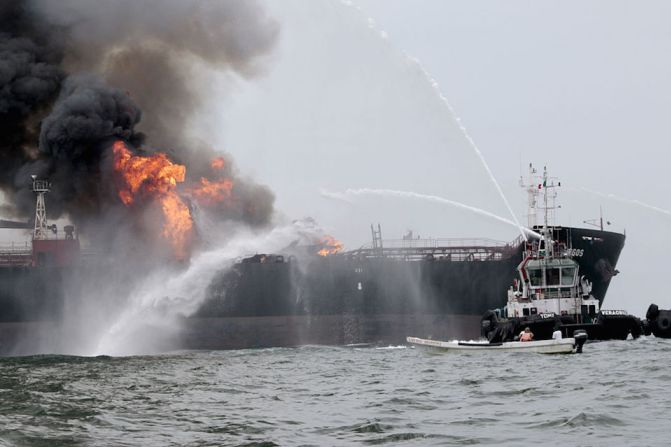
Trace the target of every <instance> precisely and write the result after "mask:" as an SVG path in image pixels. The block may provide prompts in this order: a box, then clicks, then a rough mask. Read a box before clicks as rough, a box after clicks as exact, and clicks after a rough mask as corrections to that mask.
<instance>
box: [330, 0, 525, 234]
mask: <svg viewBox="0 0 671 447" xmlns="http://www.w3.org/2000/svg"><path fill="white" fill-rule="evenodd" d="M342 3H343V4H344V5H347V6H350V7H354V8H355V9H356V10H358V11H359V12H360V13H362V14H363V12H362V11H361V8H360V7H358V6H356V5H353V4H352V2H351V1H349V0H342ZM367 22H368V27H369V28H370V29H371V30H373V31H375V32H376V33H377V34H378V35H379V36H380V38H381V39H382V40H385V41H388V37H389V36H388V33H387V32H386V31H381V30H378V29H377V26H376V24H375V20H374V19H372V18H370V17H368V18H367ZM401 54H402V55H403V56H404V58H405V59H406V61H407V62H408V63H410V64H413V65H414V66H415V67H416V68H417V69H418V70H419V72H420V73H421V75H422V76H423V77H424V79H426V81H427V82H428V83H429V84H430V85H431V87H432V88H433V90H434V91H435V93H436V96H437V97H438V98H439V99H440V101H441V102H442V103H443V104H444V105H445V108H446V109H447V111H448V113H449V115H450V116H451V117H452V119H454V121H455V122H456V123H457V126H458V127H459V130H460V131H461V133H462V135H463V136H464V138H465V139H466V141H467V142H468V145H469V146H470V147H471V149H473V152H475V154H476V155H477V157H478V159H479V160H480V163H482V166H483V167H484V168H485V171H486V172H487V175H488V176H489V179H490V181H491V182H492V183H493V184H494V187H495V188H496V191H498V193H499V195H500V196H501V199H502V200H503V203H504V204H505V206H506V208H507V209H508V211H509V212H510V215H511V216H512V218H513V222H514V225H515V226H516V227H517V229H518V230H519V232H520V234H521V235H522V237H523V238H524V239H525V240H526V239H527V236H526V231H525V228H524V227H523V226H522V225H521V224H520V222H519V220H518V219H517V216H516V215H515V212H514V211H513V208H512V207H511V206H510V203H509V202H508V199H507V198H506V195H505V194H504V193H503V190H502V189H501V186H500V185H499V182H498V181H497V180H496V177H495V176H494V174H493V173H492V170H491V169H490V168H489V164H487V161H486V160H485V157H484V156H483V155H482V152H481V151H480V148H479V147H478V145H477V144H475V141H474V140H473V138H472V137H471V135H470V134H469V133H468V131H467V130H466V127H465V126H464V125H463V124H462V122H461V118H459V116H458V115H457V113H456V112H455V110H454V108H453V107H452V104H450V102H449V101H448V99H447V97H446V96H445V95H444V94H443V92H442V91H441V89H440V86H439V85H438V81H436V79H435V78H434V77H433V76H431V74H430V73H429V72H428V70H427V69H426V68H425V67H424V65H422V63H421V62H420V61H419V60H418V59H417V58H415V57H413V56H411V55H409V54H408V53H406V52H405V51H401Z"/></svg>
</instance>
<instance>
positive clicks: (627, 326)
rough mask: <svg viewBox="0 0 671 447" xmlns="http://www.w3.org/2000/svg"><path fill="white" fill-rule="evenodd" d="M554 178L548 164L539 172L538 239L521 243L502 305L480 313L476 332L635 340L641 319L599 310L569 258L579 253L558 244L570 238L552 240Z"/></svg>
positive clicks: (497, 337) (502, 336)
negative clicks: (540, 221) (515, 274)
mask: <svg viewBox="0 0 671 447" xmlns="http://www.w3.org/2000/svg"><path fill="white" fill-rule="evenodd" d="M555 180H556V179H554V178H549V177H548V173H547V168H546V169H544V170H543V176H542V183H539V185H541V186H539V188H541V189H542V190H543V204H542V205H541V210H543V211H544V213H543V214H544V223H543V225H542V226H541V227H535V229H536V231H537V232H538V236H539V238H537V239H536V240H533V241H529V242H527V243H526V244H525V247H524V251H523V253H522V262H520V264H519V265H518V266H517V272H518V278H516V279H515V280H514V281H513V285H512V286H511V287H510V289H509V290H508V301H507V304H506V306H505V307H504V308H503V309H496V310H490V311H487V312H485V314H484V315H483V316H482V319H481V335H482V336H483V337H485V338H486V339H487V340H489V342H490V343H497V342H507V341H512V340H514V339H515V338H516V335H517V334H519V333H520V331H521V330H523V329H524V328H527V327H528V328H530V329H531V331H532V332H533V333H534V339H535V340H547V339H550V338H552V336H553V333H555V331H561V334H562V336H563V337H572V336H573V335H574V333H575V332H576V331H578V330H582V331H586V332H587V334H588V337H589V339H590V340H610V339H622V340H624V339H627V338H628V337H629V336H631V337H633V338H638V337H639V336H640V335H641V333H642V326H641V320H640V319H639V318H637V317H635V316H632V315H629V314H628V313H627V312H626V311H624V310H604V309H601V303H600V301H599V300H598V299H597V298H596V297H594V296H593V295H592V283H591V282H590V281H589V280H588V279H587V278H586V277H585V276H584V275H580V269H579V264H578V262H577V261H576V260H575V259H574V257H577V256H580V253H579V250H576V249H574V248H573V247H571V246H570V245H568V244H567V243H566V242H560V241H570V240H571V238H570V237H566V238H556V236H557V232H558V231H561V230H560V229H558V228H553V227H551V226H550V225H549V224H548V220H549V219H548V216H549V214H550V213H551V212H553V211H554V209H555V205H554V201H555V198H556V192H555V188H556V187H558V186H561V183H559V182H557V184H555ZM549 201H551V202H552V203H551V204H549V203H548V202H549Z"/></svg>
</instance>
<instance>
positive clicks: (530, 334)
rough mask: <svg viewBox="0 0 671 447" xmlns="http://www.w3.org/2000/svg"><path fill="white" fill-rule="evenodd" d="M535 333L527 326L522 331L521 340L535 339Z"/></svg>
mask: <svg viewBox="0 0 671 447" xmlns="http://www.w3.org/2000/svg"><path fill="white" fill-rule="evenodd" d="M533 339H534V333H533V332H531V329H529V327H525V328H524V330H523V331H522V332H520V341H533Z"/></svg>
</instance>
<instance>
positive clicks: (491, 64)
mask: <svg viewBox="0 0 671 447" xmlns="http://www.w3.org/2000/svg"><path fill="white" fill-rule="evenodd" d="M354 4H355V6H359V7H360V8H361V11H359V10H358V9H357V8H356V7H350V6H347V5H346V4H343V3H341V2H337V1H309V2H307V1H298V0H296V1H288V2H281V3H279V2H267V4H266V6H267V8H268V9H269V10H270V11H271V13H272V14H273V15H274V16H275V17H276V18H277V20H278V21H279V22H280V24H281V26H282V35H281V38H280V43H279V46H278V48H277V50H276V52H275V54H274V56H273V60H272V61H271V62H270V63H269V64H268V67H267V70H268V71H267V74H266V75H265V77H263V78H262V79H260V80H255V81H253V82H248V81H236V83H235V85H234V86H233V87H230V88H229V89H228V92H227V95H226V96H227V97H226V99H225V100H223V101H221V102H218V103H217V104H216V105H215V104H213V105H212V108H211V109H210V110H208V111H207V112H206V115H207V117H206V118H204V119H201V120H200V125H201V126H203V131H209V132H210V133H211V131H212V129H217V130H216V131H215V132H214V143H215V144H216V145H217V146H218V147H221V148H222V149H224V150H226V151H227V152H230V153H232V154H233V155H234V157H235V159H236V161H237V163H238V166H239V168H240V170H241V171H242V172H244V173H247V174H249V175H252V176H253V177H255V178H256V179H257V180H258V181H261V182H263V183H266V184H268V185H270V186H271V187H272V188H273V190H274V191H275V192H276V194H277V204H278V207H279V209H280V210H281V211H282V212H283V213H284V214H285V215H286V216H287V218H296V217H302V216H312V217H315V218H316V219H317V220H318V221H319V222H320V223H321V224H322V225H323V226H324V227H326V228H327V230H328V231H330V232H331V233H332V234H333V235H334V236H336V237H338V238H340V239H342V240H344V241H345V243H346V244H347V246H348V247H349V248H352V247H355V246H358V245H361V244H363V243H367V242H368V241H369V238H370V234H369V228H368V225H369V224H370V223H373V222H375V223H377V222H380V223H381V224H382V226H383V233H384V235H385V236H386V237H390V238H391V237H400V235H401V234H402V232H403V231H405V230H406V229H410V228H411V229H413V230H414V231H415V233H416V234H420V235H422V236H433V237H492V238H495V239H501V240H511V239H512V238H514V237H515V236H516V234H517V233H516V230H515V228H513V227H510V226H507V225H503V224H501V223H498V222H496V221H493V220H489V219H486V218H483V217H480V216H477V215H475V214H472V213H469V212H467V211H463V210H459V209H455V208H450V207H446V206H442V205H436V204H432V203H424V202H420V201H416V200H414V201H413V200H408V199H398V198H388V199H387V198H357V199H356V200H355V202H354V204H353V205H349V204H346V203H341V202H336V201H331V200H327V199H325V198H324V197H322V196H321V195H320V194H319V190H320V188H327V189H329V190H333V191H342V190H343V189H345V188H348V187H352V188H362V187H370V188H390V189H399V190H410V191H415V192H419V193H425V194H434V195H438V196H442V197H446V198H449V199H452V200H457V201H461V202H465V203H467V204H471V205H474V206H478V207H482V208H484V209H487V210H488V211H491V212H493V213H496V214H499V215H501V216H504V217H509V214H508V213H507V211H506V209H505V207H504V205H503V202H502V200H501V199H500V198H499V196H498V194H497V193H496V190H495V189H494V188H493V186H492V184H491V183H490V182H489V180H488V177H487V175H486V173H485V170H484V169H483V168H482V167H481V165H480V164H479V161H478V159H477V158H476V157H475V155H474V154H473V151H472V149H471V148H470V147H469V146H468V144H467V142H466V140H465V138H464V137H463V135H461V133H460V131H459V128H458V127H457V125H456V123H455V122H454V120H453V119H452V117H451V116H450V114H449V113H448V111H447V110H446V108H445V107H444V104H443V103H442V102H441V101H440V99H439V98H438V97H437V95H436V92H435V91H434V90H433V89H432V87H431V86H430V84H429V83H428V82H427V80H426V78H425V76H424V75H423V74H422V73H421V71H420V70H419V69H418V68H417V67H416V65H415V64H413V63H411V62H409V61H408V59H407V57H406V56H405V55H404V53H407V54H408V55H410V56H412V57H416V58H418V59H419V60H420V61H421V63H422V64H423V65H424V66H425V67H426V69H427V70H428V71H429V72H430V73H431V75H432V76H433V77H434V78H435V79H436V80H437V81H438V83H439V85H440V88H441V90H442V92H443V93H444V94H445V96H446V97H447V98H448V100H449V101H450V102H451V104H452V106H453V108H454V109H455V111H456V113H457V114H458V115H459V116H460V117H461V120H462V123H463V124H464V125H465V126H466V128H467V129H468V131H469V133H470V134H471V136H472V137H473V139H474V140H475V142H476V143H477V145H478V146H479V148H480V150H481V151H482V153H483V155H484V157H485V158H486V160H487V161H488V163H489V165H490V167H491V169H492V171H493V173H494V175H495V176H496V178H497V179H498V180H499V181H500V183H501V185H502V188H503V190H504V191H505V193H506V195H507V196H508V198H509V200H510V201H511V203H512V204H513V206H514V208H515V211H516V213H517V215H518V217H519V218H520V219H521V220H524V213H525V197H524V196H523V194H522V192H521V191H520V190H519V188H518V187H517V181H518V178H519V175H520V168H521V166H526V164H527V163H528V162H534V163H535V164H536V165H539V166H542V165H544V164H547V165H548V167H549V168H550V169H551V172H552V174H554V175H557V176H559V177H560V178H561V180H562V184H563V185H565V188H564V191H563V192H562V193H561V195H560V203H561V204H562V210H561V213H560V218H559V223H562V224H568V225H577V226H582V221H583V220H585V219H591V218H596V217H598V215H599V207H600V206H602V207H603V209H604V214H605V217H606V218H607V219H608V220H610V221H611V222H612V223H613V225H612V226H611V227H610V228H611V229H613V230H615V231H622V230H623V229H625V228H626V231H627V244H626V246H625V249H624V251H623V255H622V257H621V260H620V264H619V265H618V268H619V269H620V270H621V271H622V274H621V275H620V276H618V277H617V278H616V279H615V280H614V282H613V283H612V287H611V290H610V293H609V296H608V300H607V304H608V306H609V307H611V308H624V309H626V310H628V311H630V312H633V313H636V314H637V315H642V314H644V312H645V308H646V307H647V305H648V304H649V303H650V302H652V301H655V302H657V303H658V304H660V305H661V306H664V307H667V308H668V307H671V294H666V293H665V287H664V286H662V283H661V281H660V280H659V279H660V278H663V277H664V275H665V274H666V271H667V270H668V266H667V260H666V252H667V251H668V249H669V248H670V247H671V237H670V236H669V232H668V228H669V223H670V221H671V216H670V215H668V214H664V213H663V212H659V211H654V210H652V209H648V208H645V207H643V206H641V205H637V204H634V203H631V202H630V203H627V202H624V201H618V200H615V199H613V198H608V197H602V196H598V195H595V194H592V193H587V192H585V191H581V190H580V188H588V189H589V190H593V191H598V192H602V193H605V194H614V195H617V196H619V197H621V198H624V199H630V200H638V201H641V202H644V203H648V204H651V205H654V206H656V207H659V208H662V209H666V210H668V209H669V208H671V203H670V200H669V192H670V190H671V188H670V187H669V184H668V182H667V181H666V175H665V174H666V170H667V166H668V161H669V158H670V157H669V155H668V149H669V146H670V143H671V141H670V137H669V134H668V132H667V126H666V123H667V122H668V121H669V105H670V104H671V87H670V85H669V79H670V77H669V74H670V71H671V62H670V59H669V58H668V54H670V53H671V51H670V50H671V28H669V27H668V23H669V20H670V19H671V4H669V3H668V2H662V1H658V2H653V1H646V2H633V1H628V2H624V1H579V2H578V1H575V2H567V1H561V2H560V1H537V0H534V1H506V2H499V1H478V2H473V1H430V0H422V1H412V2H410V1H404V0H359V1H356V2H354ZM369 18H372V19H373V20H374V24H375V27H374V29H371V28H370V21H369ZM380 31H385V32H386V39H385V38H383V37H381V36H380Z"/></svg>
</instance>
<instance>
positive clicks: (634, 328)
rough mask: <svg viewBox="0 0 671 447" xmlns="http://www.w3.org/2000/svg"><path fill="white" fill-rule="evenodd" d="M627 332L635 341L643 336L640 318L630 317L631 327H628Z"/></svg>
mask: <svg viewBox="0 0 671 447" xmlns="http://www.w3.org/2000/svg"><path fill="white" fill-rule="evenodd" d="M629 332H630V333H631V336H632V337H634V338H635V339H636V338H638V337H640V336H641V335H642V334H643V322H642V321H641V319H640V318H637V317H632V319H631V325H630V326H629Z"/></svg>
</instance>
